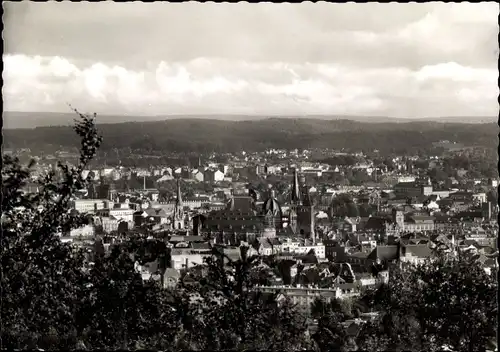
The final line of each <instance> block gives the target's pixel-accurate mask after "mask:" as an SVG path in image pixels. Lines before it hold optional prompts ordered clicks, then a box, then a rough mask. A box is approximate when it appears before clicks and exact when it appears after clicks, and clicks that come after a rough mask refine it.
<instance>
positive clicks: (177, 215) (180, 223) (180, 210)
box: [172, 179, 185, 230]
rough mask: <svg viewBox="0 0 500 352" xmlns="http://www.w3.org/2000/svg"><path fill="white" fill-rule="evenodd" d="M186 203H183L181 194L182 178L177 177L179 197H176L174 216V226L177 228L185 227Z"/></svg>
mask: <svg viewBox="0 0 500 352" xmlns="http://www.w3.org/2000/svg"><path fill="white" fill-rule="evenodd" d="M184 219H185V216H184V204H183V203H182V195H181V183H180V179H177V198H176V199H175V206H174V216H173V222H172V223H173V228H174V229H175V230H181V229H184Z"/></svg>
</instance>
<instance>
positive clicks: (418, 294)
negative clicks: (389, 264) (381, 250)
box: [360, 253, 498, 351]
mask: <svg viewBox="0 0 500 352" xmlns="http://www.w3.org/2000/svg"><path fill="white" fill-rule="evenodd" d="M391 276H392V277H391V280H390V281H389V284H388V285H384V286H382V287H380V288H379V289H377V290H376V291H374V292H370V293H369V294H367V296H366V297H364V299H366V300H367V301H369V303H370V305H371V307H372V308H373V309H375V310H378V311H380V312H382V316H381V318H380V320H379V321H377V322H376V323H375V324H367V326H366V327H365V329H364V331H363V334H362V337H361V339H360V340H361V342H360V345H363V344H366V345H365V347H367V346H370V347H374V346H377V349H379V350H387V349H388V350H414V351H417V350H428V351H439V350H442V349H443V346H448V347H450V348H451V349H452V350H453V351H481V350H484V349H485V348H486V346H489V345H490V342H491V341H493V340H495V336H496V324H497V314H498V313H497V311H498V305H497V301H496V290H497V281H496V273H492V274H488V273H487V272H486V271H485V270H484V269H483V267H482V265H481V264H480V263H479V262H478V256H475V255H472V254H469V253H465V254H463V253H462V254H461V255H459V256H458V257H456V258H452V257H448V256H445V255H439V256H438V258H436V259H435V260H433V261H428V262H426V263H424V264H420V265H416V266H413V265H410V266H409V267H403V268H401V269H400V270H396V271H394V272H393V273H391Z"/></svg>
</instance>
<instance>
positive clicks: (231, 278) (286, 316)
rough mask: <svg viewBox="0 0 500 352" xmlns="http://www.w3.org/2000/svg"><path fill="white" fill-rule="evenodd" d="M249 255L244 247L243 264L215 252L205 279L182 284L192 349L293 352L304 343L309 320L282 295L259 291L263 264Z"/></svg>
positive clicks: (180, 295)
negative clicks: (298, 312)
mask: <svg viewBox="0 0 500 352" xmlns="http://www.w3.org/2000/svg"><path fill="white" fill-rule="evenodd" d="M247 252H248V248H246V247H242V248H241V259H238V260H232V259H230V258H229V257H227V256H226V255H225V254H223V253H221V252H220V249H216V248H213V252H212V253H213V255H212V256H210V257H208V258H207V259H206V263H205V266H204V268H205V269H204V270H202V271H201V273H203V274H200V272H198V275H197V277H196V279H195V280H189V281H188V282H186V281H185V280H182V281H181V283H180V287H179V289H178V291H177V292H176V294H177V297H178V299H177V302H182V304H180V306H179V309H178V312H179V314H180V316H179V317H180V319H181V320H182V322H183V332H184V338H183V340H184V341H185V346H187V347H188V348H191V349H200V348H201V349H210V350H220V349H231V350H250V349H271V350H283V351H291V350H297V349H300V348H301V347H303V346H304V344H305V343H306V338H305V332H306V325H305V318H301V317H300V315H299V314H297V312H296V310H295V309H294V308H293V306H292V305H291V303H290V302H289V301H288V300H286V299H283V300H279V294H278V293H274V294H267V293H262V292H260V291H259V290H258V289H257V284H258V283H259V282H258V280H259V277H260V276H261V275H254V274H253V273H254V272H255V271H259V270H260V269H259V267H261V258H259V256H247V254H246V253H247ZM306 347H307V346H306Z"/></svg>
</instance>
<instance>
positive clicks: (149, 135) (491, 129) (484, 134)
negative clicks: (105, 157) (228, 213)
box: [4, 118, 498, 152]
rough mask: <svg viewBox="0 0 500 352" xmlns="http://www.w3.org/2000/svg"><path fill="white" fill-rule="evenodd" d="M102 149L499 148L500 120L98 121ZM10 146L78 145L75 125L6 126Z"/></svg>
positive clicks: (165, 150)
mask: <svg viewBox="0 0 500 352" xmlns="http://www.w3.org/2000/svg"><path fill="white" fill-rule="evenodd" d="M98 127H99V130H100V131H101V133H102V134H103V136H104V143H103V146H102V150H103V151H106V150H112V149H113V148H118V149H128V148H130V149H131V150H149V151H162V152H168V151H193V152H209V151H221V152H234V151H238V150H262V149H265V148H287V149H291V148H299V149H301V148H335V149H341V148H346V149H352V150H373V149H379V150H381V151H387V152H391V151H398V152H406V151H410V150H416V149H429V148H431V147H432V143H433V142H437V141H441V140H449V141H452V142H457V143H462V144H463V145H465V146H473V145H482V146H486V147H491V148H496V146H497V144H498V138H497V134H498V125H497V124H496V123H490V124H450V123H439V122H425V121H424V122H407V123H363V122H357V121H352V120H321V119H312V118H302V119H292V118H288V119H286V118H269V119H263V120H256V121H223V120H215V119H189V118H184V119H171V120H167V121H154V122H124V123H116V124H106V123H98ZM4 143H5V144H4V146H5V147H7V148H19V147H29V148H43V147H44V146H47V145H52V146H61V147H63V148H67V147H73V146H76V141H75V138H74V133H73V131H72V130H71V127H69V126H58V127H37V128H34V129H15V130H4Z"/></svg>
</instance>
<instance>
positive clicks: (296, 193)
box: [291, 168, 301, 204]
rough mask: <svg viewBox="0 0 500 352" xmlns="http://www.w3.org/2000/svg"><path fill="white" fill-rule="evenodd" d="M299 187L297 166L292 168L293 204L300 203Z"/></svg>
mask: <svg viewBox="0 0 500 352" xmlns="http://www.w3.org/2000/svg"><path fill="white" fill-rule="evenodd" d="M300 200H301V199H300V187H299V174H298V172H297V168H295V169H293V184H292V197H291V201H292V203H294V204H299V203H300Z"/></svg>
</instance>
